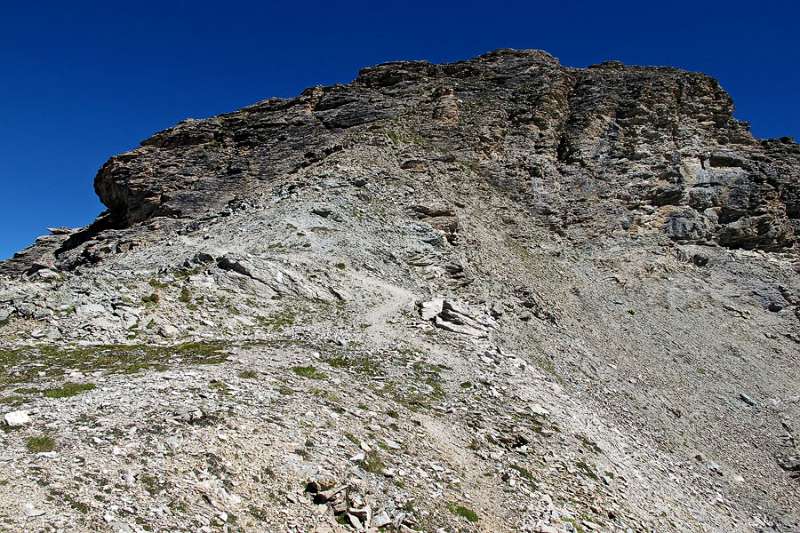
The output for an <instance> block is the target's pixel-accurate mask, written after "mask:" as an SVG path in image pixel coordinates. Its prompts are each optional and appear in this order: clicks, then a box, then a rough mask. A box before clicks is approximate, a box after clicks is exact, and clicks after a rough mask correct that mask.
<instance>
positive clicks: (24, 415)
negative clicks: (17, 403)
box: [3, 411, 31, 428]
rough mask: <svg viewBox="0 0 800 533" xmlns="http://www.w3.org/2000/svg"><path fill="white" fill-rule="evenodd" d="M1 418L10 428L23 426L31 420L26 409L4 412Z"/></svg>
mask: <svg viewBox="0 0 800 533" xmlns="http://www.w3.org/2000/svg"><path fill="white" fill-rule="evenodd" d="M3 419H4V420H5V423H6V425H7V426H8V427H12V428H16V427H21V426H24V425H25V424H29V423H30V421H31V418H30V417H29V416H28V412H27V411H11V412H10V413H6V415H5V416H4V417H3Z"/></svg>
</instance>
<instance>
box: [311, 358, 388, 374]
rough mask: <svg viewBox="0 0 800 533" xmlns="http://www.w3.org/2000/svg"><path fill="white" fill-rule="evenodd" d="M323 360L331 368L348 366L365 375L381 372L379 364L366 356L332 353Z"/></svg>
mask: <svg viewBox="0 0 800 533" xmlns="http://www.w3.org/2000/svg"><path fill="white" fill-rule="evenodd" d="M325 362H326V363H327V364H329V365H330V366H331V367H333V368H349V369H350V370H353V371H355V372H358V373H359V374H364V375H365V376H377V375H381V374H382V373H383V370H382V369H381V366H380V364H378V363H377V362H376V361H374V360H373V359H372V358H370V357H367V356H361V357H345V356H343V355H333V356H331V357H328V358H327V359H325Z"/></svg>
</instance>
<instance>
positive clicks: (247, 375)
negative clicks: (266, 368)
mask: <svg viewBox="0 0 800 533" xmlns="http://www.w3.org/2000/svg"><path fill="white" fill-rule="evenodd" d="M239 377H240V378H242V379H256V378H258V372H256V371H255V370H242V371H241V372H239Z"/></svg>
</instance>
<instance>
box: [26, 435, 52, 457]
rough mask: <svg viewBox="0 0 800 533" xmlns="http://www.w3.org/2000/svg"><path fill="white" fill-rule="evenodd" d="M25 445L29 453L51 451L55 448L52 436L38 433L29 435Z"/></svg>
mask: <svg viewBox="0 0 800 533" xmlns="http://www.w3.org/2000/svg"><path fill="white" fill-rule="evenodd" d="M25 447H26V448H28V451H29V452H31V453H43V452H52V451H53V450H55V449H56V441H55V439H54V438H53V437H49V436H47V435H40V436H38V437H29V438H28V440H27V442H26V443H25Z"/></svg>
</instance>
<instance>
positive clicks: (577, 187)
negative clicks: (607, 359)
mask: <svg viewBox="0 0 800 533" xmlns="http://www.w3.org/2000/svg"><path fill="white" fill-rule="evenodd" d="M732 112H733V103H732V102H731V99H730V97H729V96H728V95H727V93H725V91H723V90H722V89H721V88H720V86H719V84H718V83H717V82H716V81H714V80H713V79H711V78H709V77H707V76H704V75H702V74H694V73H688V72H682V71H679V70H675V69H668V68H642V67H625V66H623V65H621V64H618V63H614V62H610V63H603V64H600V65H596V66H593V67H590V68H588V69H570V68H565V67H562V66H561V65H559V63H558V62H557V61H556V60H555V59H554V58H552V57H551V56H549V55H547V54H545V53H542V52H512V51H499V52H495V53H492V54H488V55H485V56H481V57H479V58H476V59H473V60H470V61H465V62H462V63H455V64H451V65H432V64H429V63H425V62H401V63H391V64H387V65H381V66H378V67H374V68H369V69H365V70H364V71H362V72H361V73H360V74H359V76H358V78H357V79H356V80H355V81H354V82H353V83H352V84H350V85H344V86H335V87H318V88H314V89H309V90H308V91H306V92H305V93H304V94H303V95H302V96H300V97H299V98H296V99H293V100H277V101H266V102H263V103H260V104H257V105H255V106H252V107H250V108H247V109H244V110H242V111H239V112H236V113H232V114H229V115H224V116H220V117H215V118H212V119H209V120H201V121H189V122H185V123H182V124H181V125H179V126H177V127H176V128H173V129H170V130H167V131H164V132H162V133H159V134H157V135H155V136H154V137H152V138H150V139H148V140H147V141H145V142H144V143H143V146H142V148H140V149H138V150H135V151H133V152H130V153H127V154H123V155H120V156H117V157H114V158H112V159H111V160H110V161H109V162H108V163H107V164H106V165H105V166H104V167H103V168H102V169H101V170H100V172H99V173H98V175H97V178H96V179H95V188H96V190H97V193H98V195H99V196H100V198H101V199H102V200H103V202H104V203H105V204H106V205H107V206H108V207H109V209H110V211H111V213H112V215H113V216H114V217H115V218H116V219H117V220H118V221H119V222H120V223H121V224H123V225H130V224H134V223H137V222H141V221H143V220H146V219H148V218H151V217H153V216H197V215H198V214H200V213H203V212H208V211H211V210H214V209H219V208H220V206H222V205H224V203H225V202H226V201H228V200H230V199H232V198H234V197H236V196H237V195H241V194H243V193H244V192H245V191H247V190H248V189H250V188H254V187H255V188H257V187H259V186H264V185H269V184H270V182H272V181H274V180H276V179H277V178H279V177H285V176H287V175H291V174H292V173H294V172H296V171H297V170H299V169H301V168H304V167H307V166H309V165H311V164H314V163H317V162H319V161H321V160H323V159H324V158H325V157H327V156H329V155H330V154H331V153H333V152H338V151H345V152H347V151H348V150H352V149H354V147H363V146H364V145H365V144H367V145H371V146H375V147H378V148H384V147H386V146H387V143H388V142H389V141H392V140H393V139H392V137H391V134H392V132H394V133H395V134H396V135H401V136H402V135H403V134H404V133H405V134H407V135H409V136H411V137H412V139H410V140H411V141H412V144H413V145H414V148H415V150H414V152H415V155H417V156H422V157H420V159H421V161H422V162H420V163H419V165H420V166H423V165H424V161H425V160H426V159H431V158H437V159H439V160H445V161H452V162H454V163H459V164H462V165H467V166H469V167H470V168H474V170H475V171H476V172H477V174H479V175H480V176H481V177H483V178H484V179H485V180H486V181H487V182H488V183H491V184H493V185H497V186H500V187H504V188H507V189H509V190H510V191H513V193H516V194H519V195H521V196H523V197H525V199H526V200H528V201H529V202H530V204H531V205H532V206H536V202H537V201H539V202H541V203H542V204H543V205H542V206H541V207H542V208H543V209H544V210H551V211H554V212H555V213H554V214H555V215H556V217H557V218H556V219H554V220H553V223H554V224H562V225H565V226H571V225H573V224H578V225H579V226H580V225H581V224H582V223H585V222H587V221H586V220H585V219H586V218H587V215H589V212H597V214H596V215H595V214H594V213H592V216H590V217H589V218H591V219H592V220H591V222H592V223H593V224H592V225H595V226H597V228H598V229H600V230H603V229H605V230H611V229H613V228H614V227H615V225H618V224H619V223H620V220H621V219H628V220H627V221H626V222H625V224H626V225H628V226H629V227H630V226H640V225H644V226H645V229H646V230H653V231H657V230H663V231H666V232H667V233H668V234H669V235H670V236H671V237H672V238H674V239H677V240H684V241H693V242H707V241H708V242H711V241H713V242H718V243H720V244H722V245H723V246H727V247H742V248H763V249H775V248H780V247H787V246H791V245H792V244H793V243H794V242H795V240H796V236H795V229H796V227H797V224H798V219H799V218H800V200H798V172H800V170H799V169H800V151H799V150H800V149H799V148H798V146H797V145H796V144H794V143H792V142H790V141H788V140H787V141H766V142H758V141H756V140H754V139H753V138H752V136H751V135H750V133H749V131H748V129H747V127H746V126H745V125H744V124H742V123H740V122H738V121H737V120H736V119H734V118H733V115H732ZM387 135H388V139H387ZM389 148H390V150H387V152H388V153H386V154H385V157H386V158H390V157H392V156H394V157H398V156H399V157H402V154H397V153H393V152H396V150H391V148H392V146H391V144H390V145H389ZM381 163H384V161H376V164H378V165H379V164H381ZM405 164H406V165H411V164H413V163H411V162H408V161H406V162H405ZM454 174H457V173H454ZM454 177H457V176H454ZM576 204H577V205H576ZM570 206H572V207H570ZM642 208H645V209H647V210H650V209H652V210H654V211H656V210H657V218H658V220H657V221H656V220H653V221H649V220H648V221H642V220H641V218H642V217H641V216H640V215H638V213H636V211H637V210H640V209H642Z"/></svg>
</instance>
